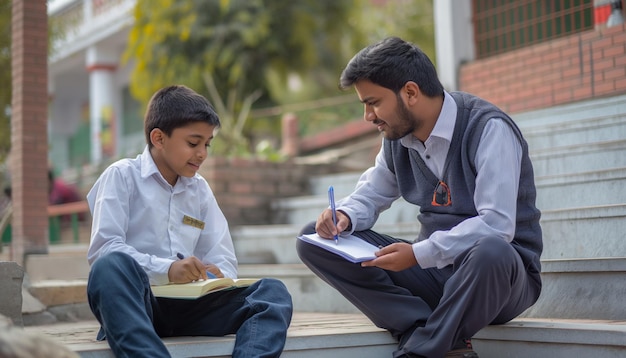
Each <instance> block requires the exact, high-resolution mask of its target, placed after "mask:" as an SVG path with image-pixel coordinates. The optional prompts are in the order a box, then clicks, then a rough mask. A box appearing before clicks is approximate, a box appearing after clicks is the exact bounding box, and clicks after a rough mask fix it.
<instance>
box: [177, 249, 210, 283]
mask: <svg viewBox="0 0 626 358" xmlns="http://www.w3.org/2000/svg"><path fill="white" fill-rule="evenodd" d="M176 257H178V258H179V259H180V260H182V259H184V258H185V255H183V254H181V253H180V252H179V253H177V254H176ZM206 275H207V277H208V278H217V276H215V275H214V274H213V273H211V272H209V271H207V272H206Z"/></svg>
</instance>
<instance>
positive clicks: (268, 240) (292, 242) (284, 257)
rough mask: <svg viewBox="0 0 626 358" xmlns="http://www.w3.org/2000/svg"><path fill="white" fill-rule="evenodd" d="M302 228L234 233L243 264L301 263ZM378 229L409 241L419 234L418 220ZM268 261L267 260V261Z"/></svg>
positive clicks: (235, 230)
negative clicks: (299, 242) (297, 250)
mask: <svg viewBox="0 0 626 358" xmlns="http://www.w3.org/2000/svg"><path fill="white" fill-rule="evenodd" d="M301 229H302V225H295V224H289V225H250V226H238V227H236V228H233V229H232V230H231V232H232V236H233V243H234V245H235V251H236V252H237V257H238V258H239V261H240V263H279V264H293V263H301V261H300V258H299V257H298V254H297V253H296V240H297V239H296V237H297V235H298V233H299V232H300V230H301ZM375 229H376V230H379V231H380V232H384V233H386V234H389V235H391V236H394V237H398V238H402V239H405V240H413V239H414V238H415V236H416V233H417V232H419V223H418V222H417V220H411V221H404V222H398V223H395V224H382V223H379V224H377V225H376V226H375ZM263 260H265V261H263Z"/></svg>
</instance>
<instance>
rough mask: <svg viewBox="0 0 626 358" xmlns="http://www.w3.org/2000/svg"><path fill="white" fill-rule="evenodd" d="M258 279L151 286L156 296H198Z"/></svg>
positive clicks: (219, 279) (214, 279)
mask: <svg viewBox="0 0 626 358" xmlns="http://www.w3.org/2000/svg"><path fill="white" fill-rule="evenodd" d="M258 280H259V279H258V278H236V279H232V278H227V277H224V278H212V279H208V280H204V281H194V282H189V283H170V284H167V285H159V286H151V288H152V294H154V296H156V297H167V298H198V297H201V296H204V295H206V294H209V293H212V292H217V291H222V290H227V289H231V288H236V287H246V286H250V285H252V284H253V283H255V282H257V281H258Z"/></svg>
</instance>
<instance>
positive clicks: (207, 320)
mask: <svg viewBox="0 0 626 358" xmlns="http://www.w3.org/2000/svg"><path fill="white" fill-rule="evenodd" d="M87 296H88V300H89V306H90V307H91V310H92V312H93V313H94V315H95V316H96V318H97V319H98V321H99V322H100V326H101V328H100V333H99V334H98V339H99V340H103V339H105V337H106V339H107V341H108V343H109V346H110V347H111V350H112V351H113V353H114V354H115V356H116V357H152V358H155V357H170V354H169V352H168V350H167V348H166V347H165V345H164V344H163V342H162V340H161V337H175V336H191V335H193V336H224V335H227V334H236V338H235V348H234V350H233V357H279V356H280V354H281V352H282V350H283V348H284V346H285V340H286V336H287V328H288V327H289V324H290V322H291V314H292V311H293V306H292V302H291V295H290V294H289V292H288V291H287V288H286V287H285V285H284V284H283V283H282V282H281V281H279V280H275V279H269V278H265V279H262V280H260V281H258V282H257V283H255V284H254V285H252V286H249V287H244V288H237V289H233V290H228V291H221V292H216V293H212V294H209V295H206V296H203V297H201V298H198V299H196V300H183V299H168V298H156V297H154V296H153V295H152V291H151V290H150V284H149V281H148V276H147V275H146V273H145V272H144V270H143V269H142V268H141V267H140V266H139V264H137V262H136V261H135V260H134V259H133V258H132V257H130V256H129V255H127V254H123V253H119V252H113V253H111V254H108V255H106V256H103V257H101V258H99V259H98V260H96V262H94V264H93V265H92V267H91V272H90V273H89V281H88V285H87Z"/></svg>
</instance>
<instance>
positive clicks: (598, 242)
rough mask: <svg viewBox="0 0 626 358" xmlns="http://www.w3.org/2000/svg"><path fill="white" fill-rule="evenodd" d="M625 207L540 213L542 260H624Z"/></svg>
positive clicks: (613, 206) (620, 205)
mask: <svg viewBox="0 0 626 358" xmlns="http://www.w3.org/2000/svg"><path fill="white" fill-rule="evenodd" d="M625 222H626V204H618V205H604V206H590V207H581V208H575V209H562V210H548V211H544V212H543V213H542V217H541V227H542V229H543V237H544V251H543V255H542V256H541V257H542V259H544V260H552V259H576V258H581V259H582V258H602V257H626V230H624V223H625Z"/></svg>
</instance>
